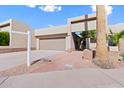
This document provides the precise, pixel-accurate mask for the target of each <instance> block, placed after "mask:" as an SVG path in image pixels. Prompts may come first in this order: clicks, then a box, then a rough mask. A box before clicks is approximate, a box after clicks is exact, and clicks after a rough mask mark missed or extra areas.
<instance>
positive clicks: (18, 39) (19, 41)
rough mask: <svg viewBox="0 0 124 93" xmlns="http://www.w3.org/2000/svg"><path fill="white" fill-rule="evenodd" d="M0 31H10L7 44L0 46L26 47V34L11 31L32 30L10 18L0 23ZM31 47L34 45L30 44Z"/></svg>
mask: <svg viewBox="0 0 124 93" xmlns="http://www.w3.org/2000/svg"><path fill="white" fill-rule="evenodd" d="M0 31H7V32H9V33H10V43H9V46H0V48H26V47H27V36H26V35H22V34H16V33H12V31H18V32H27V31H32V30H31V29H30V28H29V27H28V26H27V25H26V24H24V23H22V22H19V21H17V20H14V19H10V20H8V21H5V22H1V23H0ZM32 32H33V31H32ZM33 40H34V37H33ZM33 43H34V42H33ZM32 47H34V45H32Z"/></svg>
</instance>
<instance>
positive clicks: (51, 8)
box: [39, 5, 62, 12]
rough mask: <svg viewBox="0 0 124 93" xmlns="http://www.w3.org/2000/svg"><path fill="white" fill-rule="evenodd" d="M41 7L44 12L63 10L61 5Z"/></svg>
mask: <svg viewBox="0 0 124 93" xmlns="http://www.w3.org/2000/svg"><path fill="white" fill-rule="evenodd" d="M39 8H40V9H41V10H43V11H44V12H56V11H61V10H62V7H61V6H55V5H46V6H40V7H39Z"/></svg>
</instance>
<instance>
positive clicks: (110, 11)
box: [91, 5, 113, 15]
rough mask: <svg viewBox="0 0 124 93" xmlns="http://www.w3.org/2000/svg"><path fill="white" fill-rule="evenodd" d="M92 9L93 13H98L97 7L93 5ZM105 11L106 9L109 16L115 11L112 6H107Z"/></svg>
mask: <svg viewBox="0 0 124 93" xmlns="http://www.w3.org/2000/svg"><path fill="white" fill-rule="evenodd" d="M91 8H92V11H93V12H96V5H92V6H91ZM105 9H106V13H107V15H110V14H112V10H113V8H112V6H110V5H105Z"/></svg>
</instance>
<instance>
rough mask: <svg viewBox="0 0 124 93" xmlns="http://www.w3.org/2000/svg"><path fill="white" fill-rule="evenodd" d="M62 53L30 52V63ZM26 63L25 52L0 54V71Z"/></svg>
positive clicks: (48, 51)
mask: <svg viewBox="0 0 124 93" xmlns="http://www.w3.org/2000/svg"><path fill="white" fill-rule="evenodd" d="M63 52H64V51H54V50H53V51H52V50H38V51H32V59H31V60H32V61H34V60H35V59H39V58H44V57H50V56H54V55H56V54H60V53H63ZM24 63H26V51H22V52H12V53H4V54H0V71H1V70H5V69H8V68H12V67H15V66H17V65H20V64H24Z"/></svg>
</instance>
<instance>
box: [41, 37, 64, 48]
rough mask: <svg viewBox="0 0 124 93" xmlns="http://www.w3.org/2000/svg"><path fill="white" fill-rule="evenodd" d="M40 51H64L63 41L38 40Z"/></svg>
mask: <svg viewBox="0 0 124 93" xmlns="http://www.w3.org/2000/svg"><path fill="white" fill-rule="evenodd" d="M40 49H42V50H65V39H47V40H40Z"/></svg>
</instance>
